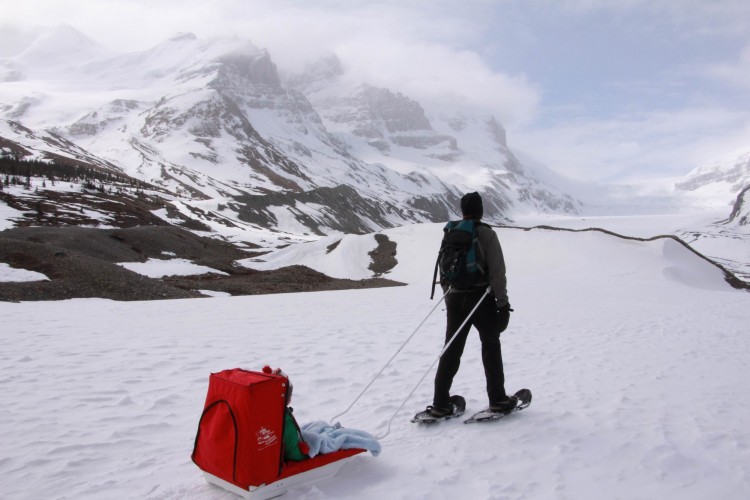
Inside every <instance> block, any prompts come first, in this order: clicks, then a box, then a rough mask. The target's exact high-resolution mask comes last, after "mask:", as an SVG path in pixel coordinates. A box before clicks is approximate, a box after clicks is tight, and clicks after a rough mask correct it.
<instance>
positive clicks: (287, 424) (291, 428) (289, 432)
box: [284, 408, 307, 462]
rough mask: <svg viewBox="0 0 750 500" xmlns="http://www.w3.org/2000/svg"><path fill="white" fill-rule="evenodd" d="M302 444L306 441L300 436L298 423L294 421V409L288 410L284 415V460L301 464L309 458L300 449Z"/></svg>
mask: <svg viewBox="0 0 750 500" xmlns="http://www.w3.org/2000/svg"><path fill="white" fill-rule="evenodd" d="M301 442H304V441H302V437H301V436H300V433H299V428H298V427H297V421H296V420H294V416H293V415H292V409H291V408H287V409H286V413H285V414H284V460H287V461H288V460H291V461H294V462H299V461H300V460H304V459H306V458H307V456H306V455H305V454H304V453H302V450H301V449H300V443H301Z"/></svg>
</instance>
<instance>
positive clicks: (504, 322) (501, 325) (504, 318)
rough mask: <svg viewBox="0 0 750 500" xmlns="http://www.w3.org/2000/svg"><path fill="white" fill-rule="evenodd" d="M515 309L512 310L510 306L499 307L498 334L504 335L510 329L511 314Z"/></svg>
mask: <svg viewBox="0 0 750 500" xmlns="http://www.w3.org/2000/svg"><path fill="white" fill-rule="evenodd" d="M512 310H513V309H511V308H510V304H505V305H504V306H497V333H503V332H504V331H505V329H506V328H508V323H509V322H510V312H511V311H512Z"/></svg>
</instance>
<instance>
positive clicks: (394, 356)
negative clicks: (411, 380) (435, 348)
mask: <svg viewBox="0 0 750 500" xmlns="http://www.w3.org/2000/svg"><path fill="white" fill-rule="evenodd" d="M490 290H491V287H489V286H488V287H487V289H486V290H485V291H484V294H483V295H482V297H480V299H479V300H478V301H477V303H476V305H474V308H473V309H472V310H471V312H469V314H468V315H467V316H466V319H464V321H463V323H461V326H459V327H458V328H457V329H456V331H455V333H454V334H453V336H452V337H451V338H450V340H449V341H448V342H447V343H446V344H445V346H444V347H443V350H442V351H440V354H439V355H438V357H437V358H435V360H434V361H433V362H432V364H431V365H430V367H429V368H428V369H427V370H426V371H425V372H424V374H423V375H422V377H421V378H420V379H419V382H417V384H416V385H415V386H414V388H413V389H412V390H411V392H409V394H408V395H407V396H406V398H404V400H403V401H402V402H401V405H400V406H399V407H398V408H397V409H396V411H395V412H394V413H393V415H392V416H391V418H390V419H389V420H388V425H387V426H386V430H385V433H384V434H381V435H378V436H375V439H383V438H385V437H386V436H388V434H390V432H391V424H392V423H393V420H394V419H395V418H396V415H398V412H400V411H401V410H402V409H403V407H404V405H405V404H406V402H407V401H409V398H411V397H412V395H413V394H414V392H415V391H416V390H417V388H418V387H419V386H420V385H421V384H422V382H423V381H424V379H425V377H427V374H429V373H430V371H432V368H433V367H434V366H435V364H436V363H437V362H438V360H440V358H441V357H443V354H445V351H447V350H448V348H449V347H450V346H451V344H452V343H453V341H454V340H455V339H456V337H458V333H459V332H460V331H461V330H462V329H463V327H464V326H466V323H468V322H469V320H470V319H471V317H472V316H473V315H474V312H475V311H476V310H477V308H479V304H481V303H482V301H483V300H484V298H485V297H486V296H487V294H489V293H490ZM448 293H450V288H449V289H448V291H447V292H445V294H443V296H442V298H441V299H440V300H439V301H438V303H437V304H435V307H433V308H432V309H431V310H430V312H429V313H427V316H425V318H424V319H423V320H422V322H421V323H419V325H418V326H417V328H415V329H414V331H413V332H412V334H411V335H409V338H407V339H406V341H405V342H404V343H403V344H401V346H399V348H398V349H397V350H396V352H395V353H394V354H393V356H391V358H390V359H389V360H388V361H387V362H386V363H385V365H383V368H381V369H380V371H379V372H378V373H376V374H375V376H374V377H373V378H372V380H370V382H369V383H368V384H367V385H366V386H365V388H364V389H362V391H361V392H360V393H359V394H358V395H357V397H356V398H354V401H352V403H351V404H350V405H349V406H348V407H347V408H346V410H344V411H343V412H341V413H339V414H338V415H336V416H334V417H333V418H331V420H330V423H331V424H333V422H334V420H336V419H337V418H339V417H341V416H342V415H345V414H346V413H347V412H349V410H351V409H352V407H354V405H355V404H356V403H357V401H359V399H360V398H361V397H362V396H363V395H364V393H365V392H367V390H368V389H369V388H370V387H371V386H372V384H373V383H375V380H377V378H378V377H379V376H380V375H382V374H383V372H384V371H385V369H386V368H387V367H388V365H390V364H391V362H392V361H393V360H394V359H395V358H396V356H398V354H399V353H400V352H401V351H402V350H403V348H404V347H405V346H406V344H408V343H409V342H410V341H411V339H412V338H413V337H414V335H416V334H417V332H418V331H419V329H420V328H422V325H424V323H425V321H427V318H429V317H430V316H431V315H432V313H433V312H435V309H437V308H438V306H439V305H440V304H441V303H442V302H443V300H444V299H445V297H446V295H448Z"/></svg>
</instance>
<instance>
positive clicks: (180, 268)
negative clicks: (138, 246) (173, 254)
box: [118, 259, 227, 278]
mask: <svg viewBox="0 0 750 500" xmlns="http://www.w3.org/2000/svg"><path fill="white" fill-rule="evenodd" d="M118 266H122V267H124V268H125V269H128V270H130V271H133V272H134V273H138V274H142V275H144V276H148V277H149V278H164V277H165V276H192V275H196V274H209V273H212V274H223V275H225V276H226V275H227V273H225V272H223V271H219V270H217V269H213V268H210V267H207V266H201V265H199V264H196V263H194V262H192V261H189V260H187V259H148V260H147V261H146V262H121V263H119V264H118Z"/></svg>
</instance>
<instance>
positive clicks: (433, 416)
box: [411, 396, 466, 424]
mask: <svg viewBox="0 0 750 500" xmlns="http://www.w3.org/2000/svg"><path fill="white" fill-rule="evenodd" d="M464 411H466V400H465V399H464V398H463V397H462V396H451V398H450V408H437V407H434V406H432V405H430V406H428V407H427V409H426V410H424V411H420V412H419V413H417V414H416V415H414V417H413V418H412V419H411V421H412V422H414V423H418V424H434V423H435V422H442V421H443V420H448V419H450V418H456V417H460V416H461V415H463V414H464Z"/></svg>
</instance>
